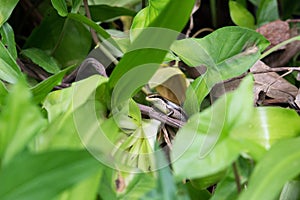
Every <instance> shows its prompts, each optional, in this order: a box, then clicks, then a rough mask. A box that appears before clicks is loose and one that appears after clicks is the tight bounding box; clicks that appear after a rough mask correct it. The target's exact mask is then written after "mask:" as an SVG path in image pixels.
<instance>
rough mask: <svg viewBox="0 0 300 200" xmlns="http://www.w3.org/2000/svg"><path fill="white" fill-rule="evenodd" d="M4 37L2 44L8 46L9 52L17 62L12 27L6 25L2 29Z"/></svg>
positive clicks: (0, 30)
mask: <svg viewBox="0 0 300 200" xmlns="http://www.w3.org/2000/svg"><path fill="white" fill-rule="evenodd" d="M0 32H1V35H2V42H3V43H4V44H5V45H6V46H7V49H8V52H9V53H10V55H11V56H12V57H13V59H14V60H17V49H16V42H15V35H14V30H13V29H12V27H11V26H10V25H9V24H8V23H5V24H4V25H3V26H2V27H1V29H0Z"/></svg>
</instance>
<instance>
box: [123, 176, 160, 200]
mask: <svg viewBox="0 0 300 200" xmlns="http://www.w3.org/2000/svg"><path fill="white" fill-rule="evenodd" d="M156 183H157V182H156V179H155V178H154V176H151V175H150V174H146V173H138V174H135V175H134V177H133V179H132V180H131V181H130V182H129V184H128V185H127V187H126V188H125V191H124V193H122V194H121V195H119V199H124V198H125V197H126V198H127V199H141V198H142V197H143V196H144V195H145V194H146V193H148V192H149V191H150V190H152V189H153V188H155V186H156Z"/></svg>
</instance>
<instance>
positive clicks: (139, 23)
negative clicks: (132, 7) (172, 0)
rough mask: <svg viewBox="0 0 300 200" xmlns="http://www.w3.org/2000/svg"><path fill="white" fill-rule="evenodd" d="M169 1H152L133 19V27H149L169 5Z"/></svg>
mask: <svg viewBox="0 0 300 200" xmlns="http://www.w3.org/2000/svg"><path fill="white" fill-rule="evenodd" d="M168 3H169V2H168V1H150V2H149V6H147V7H146V8H144V9H143V10H141V11H140V12H139V13H138V14H137V15H136V16H135V18H134V19H133V22H132V27H131V29H137V28H144V27H149V25H150V24H151V23H152V22H153V21H154V20H155V19H156V18H157V17H158V15H159V14H160V13H161V12H162V11H163V9H164V8H165V7H167V5H168Z"/></svg>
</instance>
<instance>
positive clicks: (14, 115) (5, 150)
mask: <svg viewBox="0 0 300 200" xmlns="http://www.w3.org/2000/svg"><path fill="white" fill-rule="evenodd" d="M5 102H6V105H5V106H4V107H3V110H2V111H1V115H0V138H1V139H0V142H1V145H0V155H1V156H0V157H2V158H3V163H4V164H7V163H8V162H9V161H10V160H11V159H12V158H13V157H14V156H15V155H17V154H18V153H20V152H21V151H23V150H24V149H25V148H26V146H27V144H28V142H29V141H30V140H31V139H32V138H33V136H34V135H35V134H36V133H38V132H39V131H40V129H41V128H42V127H43V126H44V125H45V120H44V119H43V117H42V115H41V113H40V111H39V109H38V107H36V106H35V105H34V104H33V102H32V99H31V94H30V92H29V89H28V88H27V87H26V86H25V83H23V82H21V81H20V82H18V83H17V84H16V85H14V87H13V89H12V91H10V94H9V95H8V96H7V97H6V100H5Z"/></svg>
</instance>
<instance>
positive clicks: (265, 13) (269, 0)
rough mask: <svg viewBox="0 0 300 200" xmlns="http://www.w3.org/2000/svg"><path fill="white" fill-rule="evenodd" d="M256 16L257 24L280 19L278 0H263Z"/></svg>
mask: <svg viewBox="0 0 300 200" xmlns="http://www.w3.org/2000/svg"><path fill="white" fill-rule="evenodd" d="M256 18H257V26H261V25H263V24H266V23H268V22H272V21H275V20H277V19H279V13H278V5H277V0H261V1H260V3H259V6H258V10H257V14H256Z"/></svg>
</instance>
